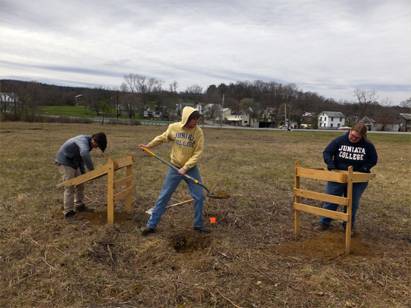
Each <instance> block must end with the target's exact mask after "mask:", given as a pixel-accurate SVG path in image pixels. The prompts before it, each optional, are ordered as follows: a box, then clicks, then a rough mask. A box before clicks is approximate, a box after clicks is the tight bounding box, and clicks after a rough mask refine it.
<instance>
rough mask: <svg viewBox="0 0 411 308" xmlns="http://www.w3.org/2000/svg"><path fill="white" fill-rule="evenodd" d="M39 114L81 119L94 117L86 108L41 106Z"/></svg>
mask: <svg viewBox="0 0 411 308" xmlns="http://www.w3.org/2000/svg"><path fill="white" fill-rule="evenodd" d="M40 114H45V115H55V116H64V117H83V118H88V117H95V116H96V113H95V112H93V111H91V110H90V109H89V108H87V107H86V106H41V107H40Z"/></svg>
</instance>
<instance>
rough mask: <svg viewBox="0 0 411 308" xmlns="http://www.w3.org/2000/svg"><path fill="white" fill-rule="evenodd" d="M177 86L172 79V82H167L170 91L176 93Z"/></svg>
mask: <svg viewBox="0 0 411 308" xmlns="http://www.w3.org/2000/svg"><path fill="white" fill-rule="evenodd" d="M177 87H178V83H177V81H175V80H174V81H173V82H172V83H170V84H169V88H170V92H172V93H177Z"/></svg>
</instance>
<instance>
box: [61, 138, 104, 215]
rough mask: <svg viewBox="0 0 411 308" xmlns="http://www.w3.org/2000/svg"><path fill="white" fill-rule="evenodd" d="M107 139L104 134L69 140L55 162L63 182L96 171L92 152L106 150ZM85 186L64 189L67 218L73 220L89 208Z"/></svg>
mask: <svg viewBox="0 0 411 308" xmlns="http://www.w3.org/2000/svg"><path fill="white" fill-rule="evenodd" d="M106 146H107V137H106V135H105V134H104V133H97V134H94V135H92V136H89V135H79V136H76V137H73V138H70V139H68V140H67V141H66V142H64V144H63V145H62V146H61V147H60V149H59V150H58V152H57V155H56V159H55V162H56V164H57V166H58V167H59V171H60V173H61V174H62V176H63V181H66V180H69V179H71V178H74V177H76V176H79V175H81V174H83V173H85V172H86V168H87V170H88V171H91V170H93V169H94V165H93V161H92V160H91V156H90V151H91V150H92V149H94V148H97V147H98V148H100V150H101V151H102V152H104V150H105V149H106ZM83 198H84V185H77V186H76V187H74V186H70V187H66V188H65V189H64V210H63V214H64V217H65V218H72V217H74V215H75V214H76V212H81V211H86V210H87V207H86V206H85V204H84V202H83Z"/></svg>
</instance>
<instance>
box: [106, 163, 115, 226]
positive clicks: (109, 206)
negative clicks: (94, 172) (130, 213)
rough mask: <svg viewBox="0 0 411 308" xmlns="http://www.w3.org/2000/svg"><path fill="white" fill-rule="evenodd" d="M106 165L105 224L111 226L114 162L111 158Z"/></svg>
mask: <svg viewBox="0 0 411 308" xmlns="http://www.w3.org/2000/svg"><path fill="white" fill-rule="evenodd" d="M107 165H108V170H107V223H109V224H110V225H112V224H113V222H114V162H113V160H112V159H111V158H109V160H108V163H107Z"/></svg>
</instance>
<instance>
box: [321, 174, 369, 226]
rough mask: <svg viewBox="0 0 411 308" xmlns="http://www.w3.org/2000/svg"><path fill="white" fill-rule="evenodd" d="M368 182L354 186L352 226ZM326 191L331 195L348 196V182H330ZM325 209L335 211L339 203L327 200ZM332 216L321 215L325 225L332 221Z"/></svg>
mask: <svg viewBox="0 0 411 308" xmlns="http://www.w3.org/2000/svg"><path fill="white" fill-rule="evenodd" d="M367 186H368V182H363V183H354V184H353V187H352V226H353V227H354V223H355V214H356V213H357V210H358V207H359V206H360V198H361V195H362V193H363V192H364V190H365V189H366V188H367ZM325 192H326V193H327V194H329V195H335V196H347V184H342V183H335V182H328V183H327V186H326V189H325ZM323 208H324V209H327V210H331V211H335V210H337V208H338V205H337V204H334V203H328V202H325V203H324V205H323ZM331 220H332V219H331V218H328V217H321V220H320V222H321V223H322V224H325V225H329V224H330V223H331Z"/></svg>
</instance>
